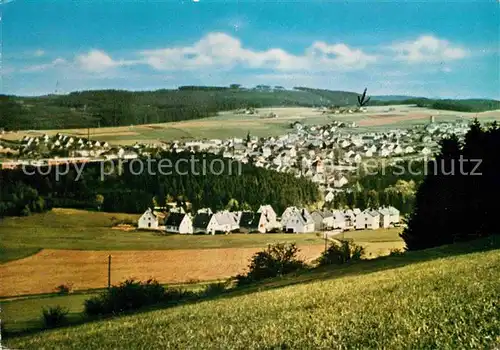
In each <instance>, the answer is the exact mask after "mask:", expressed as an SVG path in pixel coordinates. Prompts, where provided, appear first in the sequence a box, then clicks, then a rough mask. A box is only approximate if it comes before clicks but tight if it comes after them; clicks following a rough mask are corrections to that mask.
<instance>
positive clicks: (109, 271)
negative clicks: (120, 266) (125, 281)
mask: <svg viewBox="0 0 500 350" xmlns="http://www.w3.org/2000/svg"><path fill="white" fill-rule="evenodd" d="M110 288H111V255H108V289H110Z"/></svg>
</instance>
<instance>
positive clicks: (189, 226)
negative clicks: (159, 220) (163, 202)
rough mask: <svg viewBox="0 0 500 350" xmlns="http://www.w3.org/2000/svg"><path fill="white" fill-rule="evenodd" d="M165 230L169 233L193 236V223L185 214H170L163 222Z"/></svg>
mask: <svg viewBox="0 0 500 350" xmlns="http://www.w3.org/2000/svg"><path fill="white" fill-rule="evenodd" d="M165 230H166V231H167V232H169V233H180V234H193V232H194V231H193V222H192V220H191V217H190V216H189V215H188V214H185V213H176V212H173V213H170V215H169V216H168V217H167V219H166V220H165Z"/></svg>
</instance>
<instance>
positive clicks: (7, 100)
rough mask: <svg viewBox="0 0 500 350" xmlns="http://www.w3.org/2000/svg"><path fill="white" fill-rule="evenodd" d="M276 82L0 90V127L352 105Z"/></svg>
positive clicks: (345, 97)
mask: <svg viewBox="0 0 500 350" xmlns="http://www.w3.org/2000/svg"><path fill="white" fill-rule="evenodd" d="M320 91H322V90H314V89H307V90H284V89H283V88H282V87H275V88H271V87H270V86H265V85H262V86H258V87H255V88H253V89H244V88H241V87H240V86H239V85H238V84H232V85H231V86H230V87H217V86H182V87H180V88H179V89H176V90H157V91H137V92H133V91H122V90H95V91H80V92H72V93H70V94H68V95H50V96H43V97H17V96H6V95H0V115H1V116H2V117H1V118H0V128H4V129H7V130H23V129H61V128H87V127H91V128H96V127H105V126H124V125H138V124H148V123H163V122H174V121H181V120H191V119H199V118H205V117H210V116H213V115H215V114H216V113H217V112H219V111H225V110H233V109H240V108H259V107H277V106H306V107H311V106H320V105H330V104H344V105H345V104H348V103H351V104H354V103H355V101H356V97H357V94H356V93H352V92H331V93H330V94H329V96H328V97H325V96H323V94H322V93H321V92H320Z"/></svg>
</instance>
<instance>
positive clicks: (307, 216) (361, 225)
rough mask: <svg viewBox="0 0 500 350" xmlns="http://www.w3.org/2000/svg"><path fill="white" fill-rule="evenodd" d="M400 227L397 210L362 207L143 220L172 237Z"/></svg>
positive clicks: (179, 214) (174, 214)
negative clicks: (179, 235)
mask: <svg viewBox="0 0 500 350" xmlns="http://www.w3.org/2000/svg"><path fill="white" fill-rule="evenodd" d="M399 225H400V213H399V210H397V209H396V208H394V207H392V206H389V207H380V208H378V209H376V210H375V209H365V210H363V211H362V210H360V209H359V208H354V209H346V210H333V211H329V210H325V211H319V210H315V211H312V212H309V211H308V210H307V209H306V208H298V207H295V206H292V207H288V208H286V209H285V211H284V212H283V213H282V214H281V217H278V216H277V214H276V212H275V211H274V209H273V208H272V207H271V206H270V205H261V206H260V207H259V209H258V210H257V211H256V212H252V211H234V212H231V211H229V210H223V211H218V212H216V213H213V212H212V210H211V209H210V208H204V209H200V210H198V211H197V213H196V214H195V215H194V216H192V215H191V214H190V213H186V212H185V210H184V209H183V208H182V207H174V208H172V209H170V210H169V211H168V212H166V211H165V210H164V208H155V209H151V208H148V209H147V210H146V212H145V213H144V214H143V215H142V216H141V217H140V218H139V220H138V223H137V227H138V229H140V230H155V231H163V232H165V233H171V234H175V233H178V234H211V235H215V234H230V233H281V232H283V233H312V232H320V231H330V232H343V231H348V230H376V229H379V228H389V227H397V226H399Z"/></svg>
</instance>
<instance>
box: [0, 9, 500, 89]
mask: <svg viewBox="0 0 500 350" xmlns="http://www.w3.org/2000/svg"><path fill="white" fill-rule="evenodd" d="M1 1H2V0H0V2H1ZM499 6H500V2H498V1H495V0H484V1H455V2H437V1H418V2H416V1H412V2H410V1H387V2H375V1H372V2H365V1H350V2H345V1H343V2H340V1H328V2H327V1H307V2H306V1H279V2H278V1H275V2H271V1H265V2H264V1H240V2H236V1H214V0H199V1H198V2H194V1H158V0H157V1H140V2H139V1H131V0H124V1H118V0H115V1H83V0H81V1H67V0H53V1H50V0H39V1H34V0H14V1H13V0H8V1H5V0H4V3H3V4H2V5H0V9H1V11H2V20H1V24H2V25H1V31H2V36H3V50H2V81H1V86H0V91H1V92H2V93H7V94H19V95H40V94H47V93H53V92H54V91H55V90H56V89H57V90H58V91H59V92H70V91H74V90H87V89H108V88H116V89H131V90H150V89H160V88H174V87H177V86H179V85H228V84H231V83H240V84H243V85H244V86H254V85H257V84H267V85H283V86H285V87H289V88H291V87H294V86H308V87H318V88H328V89H334V90H349V91H360V90H362V89H363V88H364V87H365V86H366V87H368V90H369V91H370V93H371V94H404V95H418V96H427V97H450V98H467V97H488V98H500V73H499V66H500V64H499V53H500V50H499V12H500V7H499Z"/></svg>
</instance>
